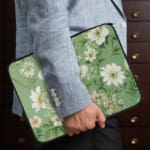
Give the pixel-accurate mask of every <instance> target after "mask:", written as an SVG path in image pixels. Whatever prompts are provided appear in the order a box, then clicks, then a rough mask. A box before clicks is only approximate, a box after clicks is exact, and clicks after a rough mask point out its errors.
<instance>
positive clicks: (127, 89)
mask: <svg viewBox="0 0 150 150" xmlns="http://www.w3.org/2000/svg"><path fill="white" fill-rule="evenodd" d="M72 42H73V45H74V48H75V51H76V56H77V60H78V63H79V66H80V77H81V80H82V81H83V82H84V84H85V85H86V87H87V89H88V92H89V94H90V96H91V100H92V101H93V102H94V103H96V104H97V105H98V106H99V107H100V108H101V109H102V111H103V113H104V114H105V116H106V117H109V116H112V115H114V114H117V113H119V112H121V111H123V110H126V109H128V108H130V107H132V106H134V105H136V104H137V103H139V101H140V92H139V89H138V87H137V84H136V81H135V78H134V76H133V74H132V72H131V70H130V68H129V65H128V63H127V60H126V58H125V55H124V53H123V50H122V47H121V44H120V42H119V39H118V36H117V34H116V32H115V30H114V28H113V27H112V25H111V24H103V25H100V26H96V27H94V28H92V29H89V30H86V31H84V32H82V33H79V34H77V35H75V36H73V37H72ZM9 74H10V77H11V80H12V82H13V85H14V87H15V89H16V92H17V94H18V96H19V99H20V102H21V104H22V106H23V108H24V111H25V113H26V116H27V118H28V120H29V124H30V126H31V129H32V130H33V133H34V135H35V137H36V139H37V140H38V141H40V142H46V141H50V140H53V139H56V138H58V137H60V136H62V135H64V134H65V131H64V128H63V123H62V120H61V119H60V118H59V116H58V115H57V113H56V111H55V109H54V107H53V104H52V102H51V97H50V95H49V93H48V91H47V88H46V86H45V83H44V80H43V77H42V73H41V70H40V66H39V64H38V62H37V60H36V59H35V57H34V55H32V54H31V55H29V56H26V57H23V58H21V59H19V60H17V61H15V62H13V63H11V65H10V66H9Z"/></svg>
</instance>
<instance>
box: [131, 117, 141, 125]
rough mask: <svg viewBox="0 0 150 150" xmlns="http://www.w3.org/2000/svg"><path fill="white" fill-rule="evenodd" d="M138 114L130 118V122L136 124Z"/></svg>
mask: <svg viewBox="0 0 150 150" xmlns="http://www.w3.org/2000/svg"><path fill="white" fill-rule="evenodd" d="M138 119H139V118H138V116H133V117H132V118H131V119H130V122H131V123H132V124H134V123H137V122H138Z"/></svg>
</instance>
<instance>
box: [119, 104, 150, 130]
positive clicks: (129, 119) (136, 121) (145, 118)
mask: <svg viewBox="0 0 150 150" xmlns="http://www.w3.org/2000/svg"><path fill="white" fill-rule="evenodd" d="M149 114H150V105H137V106H136V107H134V108H131V109H129V110H127V111H125V112H123V113H122V114H120V115H119V116H118V118H119V124H120V125H121V126H130V127H137V126H140V127H148V126H150V119H149Z"/></svg>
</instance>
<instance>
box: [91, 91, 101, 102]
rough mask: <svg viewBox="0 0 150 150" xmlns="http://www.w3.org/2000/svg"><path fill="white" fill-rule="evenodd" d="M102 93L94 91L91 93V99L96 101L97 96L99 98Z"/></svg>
mask: <svg viewBox="0 0 150 150" xmlns="http://www.w3.org/2000/svg"><path fill="white" fill-rule="evenodd" d="M99 96H100V95H99V94H98V93H97V92H96V91H93V92H92V94H91V95H90V97H91V99H92V100H93V101H94V100H95V99H96V98H98V97H99Z"/></svg>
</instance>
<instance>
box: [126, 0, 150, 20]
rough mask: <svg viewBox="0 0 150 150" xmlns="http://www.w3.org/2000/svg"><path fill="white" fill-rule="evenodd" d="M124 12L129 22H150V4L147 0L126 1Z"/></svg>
mask: <svg viewBox="0 0 150 150" xmlns="http://www.w3.org/2000/svg"><path fill="white" fill-rule="evenodd" d="M123 6H124V11H125V15H126V17H127V19H128V20H129V21H135V20H137V21H138V20H140V21H141V20H142V21H146V20H150V13H149V10H150V2H149V1H146V0H142V1H140V0H132V1H124V3H123Z"/></svg>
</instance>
